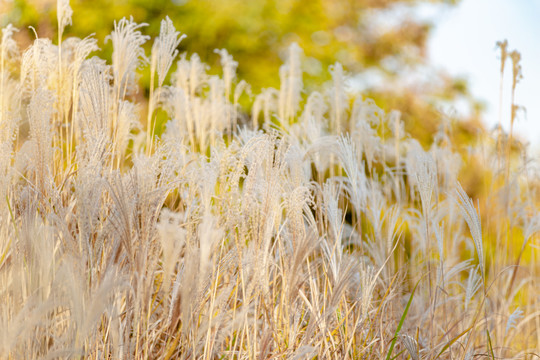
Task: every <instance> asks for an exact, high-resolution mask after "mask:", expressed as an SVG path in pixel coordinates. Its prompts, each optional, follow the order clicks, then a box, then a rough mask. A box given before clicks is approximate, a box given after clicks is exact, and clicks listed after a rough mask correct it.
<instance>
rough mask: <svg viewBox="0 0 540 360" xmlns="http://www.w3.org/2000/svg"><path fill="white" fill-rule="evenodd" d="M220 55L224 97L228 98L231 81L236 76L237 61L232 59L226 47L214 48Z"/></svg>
mask: <svg viewBox="0 0 540 360" xmlns="http://www.w3.org/2000/svg"><path fill="white" fill-rule="evenodd" d="M214 52H215V53H216V54H219V56H220V57H221V67H222V68H223V81H224V82H225V97H226V98H227V100H230V96H231V88H232V82H233V81H234V79H235V77H236V69H237V68H238V62H236V61H234V60H233V57H232V56H231V55H229V53H228V52H227V50H226V49H220V50H218V49H216V50H214Z"/></svg>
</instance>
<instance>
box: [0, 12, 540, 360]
mask: <svg viewBox="0 0 540 360" xmlns="http://www.w3.org/2000/svg"><path fill="white" fill-rule="evenodd" d="M58 9H59V11H58V23H59V29H60V31H59V42H58V44H59V45H58V46H57V45H54V44H53V43H52V42H51V41H50V40H48V39H36V40H35V41H34V43H33V44H32V45H31V46H30V47H29V48H28V49H26V50H23V51H22V53H21V52H20V51H19V50H18V48H17V46H16V43H15V42H14V41H13V39H12V35H13V33H14V32H15V31H16V29H15V28H14V27H13V26H11V25H9V26H8V27H6V28H5V29H4V30H3V36H2V44H1V48H0V50H1V54H0V55H1V59H0V63H1V68H2V69H1V70H2V71H1V83H0V88H1V94H0V106H1V108H0V119H1V120H0V146H1V150H2V151H1V154H0V185H1V186H0V197H1V198H0V357H2V358H8V359H16V358H26V359H37V358H92V359H103V358H110V359H132V358H136V359H139V358H140V359H146V358H156V359H157V358H163V359H173V358H178V359H195V358H196V359H270V358H272V359H273V358H286V359H307V358H309V359H311V358H318V359H379V358H384V357H388V356H390V355H391V354H393V355H397V356H398V357H399V358H407V357H410V358H412V359H437V358H440V359H457V358H459V359H472V358H475V357H479V356H486V354H495V356H497V357H500V358H524V359H532V358H534V357H535V356H538V347H539V346H540V343H539V341H540V327H539V325H540V314H539V313H538V308H539V306H540V303H539V298H538V294H537V293H538V285H539V284H538V278H539V275H540V268H539V266H538V262H537V259H538V252H537V251H538V230H539V226H538V217H537V216H535V215H534V214H537V213H538V202H537V201H536V202H535V201H534V199H535V197H534V196H535V191H536V190H537V189H538V178H537V177H535V175H534V174H531V173H529V172H526V169H525V170H524V171H523V172H521V173H517V174H515V175H514V174H512V173H509V172H507V173H506V174H503V175H501V174H500V171H499V170H500V169H499V167H494V168H493V169H492V168H490V167H489V166H490V165H489V164H491V163H495V162H494V161H492V162H489V161H487V162H484V164H485V168H483V169H482V171H484V173H485V174H490V175H489V176H491V177H494V178H496V179H497V177H504V178H505V179H506V180H509V181H510V182H511V184H512V186H508V187H503V186H502V185H497V184H500V183H501V182H500V181H493V182H489V181H487V180H486V181H485V182H484V183H485V186H486V187H487V191H488V192H489V193H490V194H493V196H489V197H487V198H486V197H484V196H482V195H481V194H480V195H479V193H478V192H476V193H474V194H475V195H474V196H473V199H471V198H470V197H469V195H468V194H467V192H466V191H465V189H467V186H466V185H467V183H466V181H463V180H462V179H461V177H462V173H460V169H465V170H467V169H468V166H470V165H469V164H471V163H473V162H475V161H477V162H478V156H479V155H477V154H479V153H480V152H475V151H471V152H469V153H466V152H462V151H460V149H459V148H457V146H456V145H455V144H453V143H452V141H453V139H452V137H451V136H450V135H449V134H450V132H449V130H448V128H449V127H451V126H452V124H451V123H445V126H444V129H443V130H441V131H440V132H439V134H438V136H437V138H436V139H435V141H434V142H433V144H432V145H431V146H430V147H429V148H424V147H422V145H421V144H420V143H418V142H417V141H416V140H414V139H412V138H410V136H409V135H408V134H407V133H406V132H405V129H404V126H403V120H402V119H401V114H400V113H399V112H398V111H391V109H381V108H380V107H378V106H377V105H376V104H375V102H374V101H372V100H370V99H367V98H364V97H362V95H361V94H358V93H355V92H353V91H351V89H349V88H348V87H347V86H346V83H347V81H348V80H347V79H348V75H347V72H346V71H345V70H344V69H343V67H342V66H341V65H340V64H339V63H336V64H335V65H333V66H332V67H331V68H330V69H329V71H330V73H331V76H332V81H331V82H330V83H329V84H328V87H327V88H321V89H319V91H314V92H312V93H306V92H305V90H304V89H303V80H302V66H301V65H302V51H301V49H300V48H299V47H298V46H297V45H295V44H293V45H291V47H290V48H289V50H288V57H287V59H286V60H285V64H284V65H283V66H282V67H281V69H280V73H279V74H275V75H276V76H279V78H280V82H281V86H280V88H279V89H273V88H267V89H263V90H262V91H261V92H260V93H259V94H254V95H253V96H252V95H251V92H250V89H249V85H248V84H247V83H245V82H243V81H242V80H240V79H237V75H236V70H237V68H238V67H241V66H242V64H238V63H237V62H236V61H234V59H233V56H232V55H231V54H229V53H228V52H227V50H225V49H221V50H216V53H217V55H219V57H220V60H221V64H222V67H223V75H222V76H218V75H210V74H208V73H207V70H208V67H207V66H206V65H205V64H204V62H203V61H202V60H201V59H200V58H199V56H198V55H197V54H186V53H183V54H181V55H180V56H179V57H178V58H177V55H178V46H179V44H180V41H181V40H182V39H183V37H184V36H185V35H181V34H180V32H179V31H177V30H176V27H175V24H173V23H172V21H171V20H170V19H168V18H166V19H165V20H163V22H162V24H161V32H160V35H159V37H158V38H157V39H155V40H154V42H153V44H154V45H153V47H152V50H151V53H150V54H146V53H145V50H144V48H143V44H145V43H146V42H147V41H148V40H150V37H149V36H147V35H144V33H143V31H144V26H145V25H146V24H137V23H135V22H134V21H133V20H132V19H129V20H128V19H127V18H124V19H122V20H120V21H118V22H117V23H115V28H114V31H113V33H112V34H111V35H110V36H108V37H107V40H110V41H111V42H112V45H113V55H112V63H111V64H108V63H107V62H106V61H105V60H102V59H100V58H99V57H93V58H88V56H89V55H90V53H92V52H95V51H97V50H98V42H97V40H96V39H94V38H93V37H91V36H90V37H87V38H85V39H76V38H68V39H62V37H63V30H64V28H65V27H66V26H68V25H69V24H71V9H70V7H69V2H67V1H60V2H59V4H58ZM188 36H189V34H188ZM148 59H150V61H149V60H148ZM175 61H176V63H174V62H175ZM514 63H516V62H514ZM514 66H515V67H516V65H515V64H514ZM171 68H173V71H174V73H172V74H171V75H170V76H168V75H169V71H170V70H171ZM174 68H175V69H176V70H174ZM145 71H146V72H149V73H150V77H151V79H152V81H151V84H150V89H151V90H150V98H149V99H148V106H146V105H147V104H145V103H144V102H140V100H137V99H138V98H136V97H135V96H134V94H135V93H136V91H137V81H136V80H137V78H138V77H139V75H140V73H141V72H145ZM518 73H519V71H518ZM518 75H519V74H518ZM167 79H169V80H167ZM516 82H517V80H516ZM241 99H244V100H245V101H244V100H242V101H241ZM240 103H242V104H244V103H246V104H248V105H246V106H247V108H244V107H242V106H240ZM158 109H162V110H164V112H163V116H166V117H167V119H166V120H165V123H164V124H165V126H164V127H162V128H161V127H160V128H158V127H156V123H155V121H156V120H155V117H154V116H155V113H156V110H158ZM386 110H387V111H388V113H387V112H386ZM248 113H249V114H250V115H249V116H248V115H247V114H248ZM165 114H166V115H165ZM511 120H512V121H513V120H514V119H513V116H512V119H511ZM145 122H146V126H144V123H145ZM25 129H29V130H25ZM158 129H159V130H158ZM480 136H483V137H485V136H488V135H487V134H484V135H480ZM484 140H486V139H484ZM485 143H488V144H494V143H495V141H492V142H487V140H486V141H485ZM499 148H500V146H495V145H493V146H492V147H489V148H488V149H487V150H486V149H483V150H482V151H483V153H486V151H487V152H488V153H489V154H491V155H490V156H493V157H494V158H495V157H500V156H501V152H500V149H499ZM507 160H508V161H510V160H511V159H510V158H508V159H507ZM516 168H517V166H516ZM475 170H476V169H475ZM498 179H499V180H500V178H498ZM458 181H461V183H460V182H458ZM461 184H463V187H462V185H461ZM468 190H469V191H470V189H468ZM470 193H471V194H473V193H472V192H470ZM477 197H478V198H477ZM474 203H477V204H478V205H477V206H476V207H475V206H474ZM500 209H502V210H500ZM481 213H482V214H483V216H481V215H480V214H481ZM460 214H461V216H460ZM463 220H465V221H463ZM470 237H472V241H469V240H468V239H469V238H470ZM501 238H507V239H509V241H507V242H506V244H505V245H504V246H506V248H502V246H503V244H502V242H500V241H499V239H501ZM494 239H497V240H496V244H495V245H493V241H494ZM516 241H517V243H516V244H517V245H516V244H514V242H516ZM415 284H418V285H417V287H415ZM480 289H482V291H479V290H480ZM411 292H413V294H411ZM409 300H410V302H409V303H408V301H409ZM510 309H515V310H514V311H513V312H510ZM518 332H519V334H520V336H516V334H517V333H518ZM486 334H487V337H486ZM488 339H489V340H488Z"/></svg>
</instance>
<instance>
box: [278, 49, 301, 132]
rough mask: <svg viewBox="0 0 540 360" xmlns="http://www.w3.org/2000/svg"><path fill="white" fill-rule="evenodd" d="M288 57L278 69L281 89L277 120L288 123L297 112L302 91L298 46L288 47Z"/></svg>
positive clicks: (299, 50)
mask: <svg viewBox="0 0 540 360" xmlns="http://www.w3.org/2000/svg"><path fill="white" fill-rule="evenodd" d="M288 53H289V54H288V57H287V61H286V62H285V64H283V65H282V66H281V67H280V68H279V78H280V82H281V88H280V91H279V118H280V120H281V121H284V122H285V123H288V122H289V121H290V120H291V119H292V118H293V117H294V116H295V115H296V112H297V111H298V108H299V103H300V92H301V91H302V87H303V85H302V69H301V67H300V54H301V53H302V50H301V49H300V47H299V46H298V44H296V43H293V44H291V46H289V51H288Z"/></svg>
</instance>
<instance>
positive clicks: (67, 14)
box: [56, 0, 73, 37]
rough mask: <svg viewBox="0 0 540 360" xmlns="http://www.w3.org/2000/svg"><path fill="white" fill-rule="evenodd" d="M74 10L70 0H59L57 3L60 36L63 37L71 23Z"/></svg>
mask: <svg viewBox="0 0 540 360" xmlns="http://www.w3.org/2000/svg"><path fill="white" fill-rule="evenodd" d="M72 15H73V10H71V7H70V6H69V0H58V1H57V3H56V17H57V20H58V36H59V37H62V34H63V33H64V29H65V28H66V26H68V25H71V16H72Z"/></svg>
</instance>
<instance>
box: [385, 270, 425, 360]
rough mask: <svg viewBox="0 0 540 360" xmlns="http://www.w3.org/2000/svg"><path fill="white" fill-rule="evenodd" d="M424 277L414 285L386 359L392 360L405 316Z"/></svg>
mask: <svg viewBox="0 0 540 360" xmlns="http://www.w3.org/2000/svg"><path fill="white" fill-rule="evenodd" d="M421 280H422V279H420V280H418V282H417V283H416V285H415V286H414V289H413V291H412V293H411V296H410V297H409V301H408V302H407V306H405V310H404V311H403V315H401V320H399V324H398V327H397V329H396V333H395V334H394V340H392V344H391V345H390V349H388V353H387V354H386V360H391V358H390V357H391V356H392V352H393V351H394V346H395V345H396V341H397V338H398V335H399V331H400V330H401V327H402V326H403V323H404V322H405V318H406V317H407V313H408V312H409V308H410V307H411V304H412V300H413V298H414V292H415V291H416V288H417V287H418V284H420V281H421Z"/></svg>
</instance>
